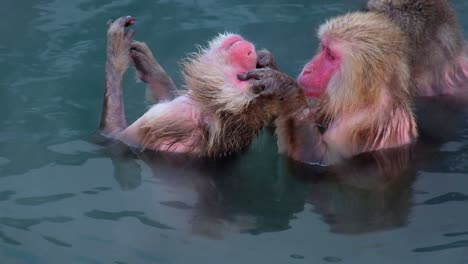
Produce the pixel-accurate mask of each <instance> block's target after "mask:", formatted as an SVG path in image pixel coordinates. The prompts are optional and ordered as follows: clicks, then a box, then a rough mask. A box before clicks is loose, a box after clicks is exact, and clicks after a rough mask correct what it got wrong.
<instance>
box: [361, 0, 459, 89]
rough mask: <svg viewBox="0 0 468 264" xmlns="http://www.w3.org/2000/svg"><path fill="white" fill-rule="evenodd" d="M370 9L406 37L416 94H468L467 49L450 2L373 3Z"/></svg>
mask: <svg viewBox="0 0 468 264" xmlns="http://www.w3.org/2000/svg"><path fill="white" fill-rule="evenodd" d="M367 10H369V12H374V13H379V14H384V15H386V16H387V17H388V18H390V20H391V21H392V22H393V23H395V24H396V25H397V26H398V27H399V28H400V29H401V30H402V31H403V33H404V35H405V37H406V38H407V41H408V44H409V50H408V54H409V58H408V60H409V65H410V72H411V73H410V74H411V78H412V79H414V83H415V84H414V87H413V89H414V90H415V91H414V94H415V95H420V96H437V95H453V94H458V93H460V92H466V91H465V90H466V89H465V88H466V87H467V83H468V47H467V45H466V42H465V40H464V36H463V32H462V29H461V26H460V24H459V21H458V18H457V15H456V13H455V11H454V10H453V8H452V7H451V5H450V3H449V1H448V0H370V1H369V2H368V3H367Z"/></svg>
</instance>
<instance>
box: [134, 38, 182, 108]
mask: <svg viewBox="0 0 468 264" xmlns="http://www.w3.org/2000/svg"><path fill="white" fill-rule="evenodd" d="M130 55H131V57H132V60H133V64H134V65H135V68H136V70H137V73H138V78H140V80H142V81H143V82H145V83H146V84H148V86H149V92H150V99H151V100H152V101H155V102H156V101H165V100H170V99H173V97H174V94H175V92H176V90H177V87H176V85H175V84H174V81H173V80H172V79H171V77H170V76H169V75H168V74H167V73H166V71H165V70H164V69H163V68H162V67H161V65H160V64H159V63H158V61H157V60H156V59H155V58H154V55H153V53H152V52H151V50H150V48H149V47H148V45H146V43H144V42H139V41H133V42H132V44H131V50H130Z"/></svg>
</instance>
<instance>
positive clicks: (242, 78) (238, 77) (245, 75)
mask: <svg viewBox="0 0 468 264" xmlns="http://www.w3.org/2000/svg"><path fill="white" fill-rule="evenodd" d="M237 79H239V80H240V81H247V80H248V78H247V74H237Z"/></svg>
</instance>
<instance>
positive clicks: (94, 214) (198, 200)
mask: <svg viewBox="0 0 468 264" xmlns="http://www.w3.org/2000/svg"><path fill="white" fill-rule="evenodd" d="M452 2H453V3H454V4H455V6H456V9H457V11H458V12H459V13H460V14H464V13H465V12H466V11H468V3H465V1H461V0H454V1H452ZM361 3H362V1H359V0H353V1H339V0H330V1H322V0H314V1H310V0H309V1H305V0H294V1H289V0H288V1H286V0H274V1H263V0H262V1H256V2H251V1H250V2H249V1H245V0H234V1H229V3H226V2H220V1H214V0H208V1H196V0H175V1H167V0H160V1H136V0H118V1H101V0H99V1H95V0H78V1H71V0H65V1H63V0H61V1H59V0H39V1H31V0H25V1H16V2H12V1H7V2H5V3H4V4H3V6H2V9H0V17H2V19H4V20H3V21H4V22H3V23H0V31H1V32H3V34H4V38H2V41H1V43H0V62H3V63H2V64H1V65H0V69H1V71H2V77H1V78H0V102H1V103H0V111H1V112H2V113H3V115H2V119H1V121H0V122H1V127H2V129H0V186H1V187H0V212H1V213H0V262H1V263H188V262H196V263H198V262H200V263H212V262H216V263H218V262H219V263H221V262H222V263H239V262H243V263H341V262H342V263H392V264H393V263H468V249H467V242H466V238H467V237H468V235H467V230H468V224H467V223H468V215H467V214H466V213H465V212H466V211H467V209H468V208H467V206H468V191H467V190H466V186H468V178H467V175H468V162H467V161H468V144H467V140H468V125H467V124H468V122H467V121H468V120H467V119H468V112H467V111H466V109H468V108H467V105H466V102H467V101H468V100H465V98H462V97H456V98H450V97H447V98H442V99H438V100H437V101H435V100H433V99H420V100H418V102H417V103H416V109H417V110H418V111H417V116H418V119H419V126H420V130H421V140H420V141H419V142H418V143H417V144H415V145H414V146H411V147H410V148H402V149H396V150H391V151H385V152H377V153H372V154H369V155H361V156H359V157H356V158H355V159H353V160H350V161H349V162H347V163H344V164H341V165H339V166H334V167H329V168H321V167H310V166H303V165H300V164H296V163H294V162H291V161H289V160H287V159H285V158H284V157H280V156H277V155H276V146H275V140H274V138H273V137H272V135H270V133H269V132H267V131H265V132H264V133H262V135H261V136H260V137H259V138H258V140H257V141H256V142H255V145H254V146H253V147H252V148H251V150H250V151H249V152H248V153H245V154H243V155H240V156H239V157H233V158H232V159H229V160H211V161H210V160H193V159H187V158H186V157H180V156H168V155H155V154H154V153H141V152H138V151H130V150H128V149H126V148H122V146H119V145H113V146H102V145H99V144H96V143H95V142H93V134H94V133H95V129H96V127H97V123H98V118H99V116H100V107H101V97H102V92H103V85H104V63H105V43H106V38H105V37H106V35H105V26H104V25H105V22H106V21H107V20H108V19H110V18H115V17H118V16H121V15H127V14H131V15H133V16H135V17H136V19H137V24H136V26H135V28H136V30H137V33H136V39H139V40H143V41H147V42H148V43H149V44H150V46H151V47H152V48H153V49H154V51H155V54H156V56H157V58H158V59H159V62H160V63H161V64H162V65H163V66H164V68H166V70H167V71H168V73H169V74H170V75H172V76H174V79H175V80H176V82H177V83H179V84H180V75H179V74H178V70H179V69H178V64H177V61H179V60H180V59H181V58H183V57H184V56H185V55H184V54H186V53H187V52H192V51H194V50H195V44H203V43H204V42H205V41H206V40H207V39H210V38H211V37H212V36H214V35H215V34H216V33H218V32H223V31H226V30H228V31H233V32H238V33H241V34H243V35H245V36H246V38H248V39H249V40H252V41H253V42H254V43H255V44H256V45H257V46H258V47H266V48H268V49H270V50H271V51H272V52H273V53H274V54H275V56H276V57H277V60H278V62H279V64H280V65H281V68H282V69H284V70H285V71H286V72H287V73H289V74H291V75H297V74H298V73H299V71H300V69H301V67H302V65H303V64H304V63H305V62H306V61H307V60H308V59H309V58H310V56H311V54H312V53H313V52H314V51H315V49H316V46H317V43H316V39H315V36H314V34H315V33H314V30H315V29H316V28H317V27H318V25H319V24H320V23H322V22H323V21H325V20H326V18H328V17H330V16H334V15H337V14H342V13H345V12H347V11H349V10H354V9H357V8H359V7H360V5H361ZM461 19H462V24H463V26H464V28H465V31H467V32H468V19H465V18H464V17H463V16H461ZM132 75H133V73H130V74H128V76H126V80H125V90H126V107H127V113H128V118H129V119H131V120H132V119H134V118H136V117H137V116H139V115H140V114H141V113H142V112H143V111H144V110H145V109H146V108H147V107H148V105H146V104H145V102H144V100H143V98H144V89H143V88H142V87H143V85H141V84H136V83H135V81H134V78H133V76H132Z"/></svg>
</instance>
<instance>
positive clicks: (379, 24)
mask: <svg viewBox="0 0 468 264" xmlns="http://www.w3.org/2000/svg"><path fill="white" fill-rule="evenodd" d="M318 37H319V39H320V43H321V44H320V49H319V51H318V54H317V55H316V56H315V57H314V58H313V59H312V60H311V61H310V62H309V63H307V64H306V65H305V66H304V69H303V70H302V72H301V74H300V75H299V77H298V79H297V81H296V80H295V79H293V78H292V77H290V76H288V75H287V74H285V73H282V72H280V71H278V70H273V69H269V68H264V69H254V70H252V71H249V72H248V73H246V74H241V75H239V76H238V77H239V79H240V80H251V81H250V82H251V89H252V90H253V91H256V92H258V95H259V96H271V95H272V94H274V95H275V96H277V98H280V100H281V102H282V107H279V108H278V109H277V110H278V112H277V113H276V114H277V118H276V120H275V125H276V134H277V137H278V148H279V151H280V153H283V154H286V155H287V156H289V157H291V158H292V159H294V160H297V161H301V162H305V163H309V164H320V165H331V164H334V163H338V162H340V161H342V160H344V159H348V158H350V157H352V156H355V155H357V154H360V153H365V152H373V151H378V150H383V149H389V148H397V147H400V146H405V145H408V144H411V143H413V142H414V141H415V140H416V139H417V137H418V130H417V126H416V123H415V117H414V114H413V111H412V102H411V93H410V86H411V80H410V66H409V62H408V58H407V53H408V45H409V44H408V42H407V41H406V38H405V37H404V32H403V31H402V30H400V29H399V28H398V27H396V26H395V25H394V24H393V22H392V21H391V20H390V18H388V16H386V15H383V14H378V13H365V12H355V13H350V14H347V15H344V16H339V17H336V18H334V19H331V20H329V21H328V22H327V23H325V24H323V25H322V26H321V27H320V29H319V31H318ZM289 109H295V110H296V111H295V112H293V111H291V110H289ZM283 111H284V112H283ZM317 124H322V125H323V126H324V127H325V131H323V133H322V132H321V131H320V130H319V128H318V126H317Z"/></svg>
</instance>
